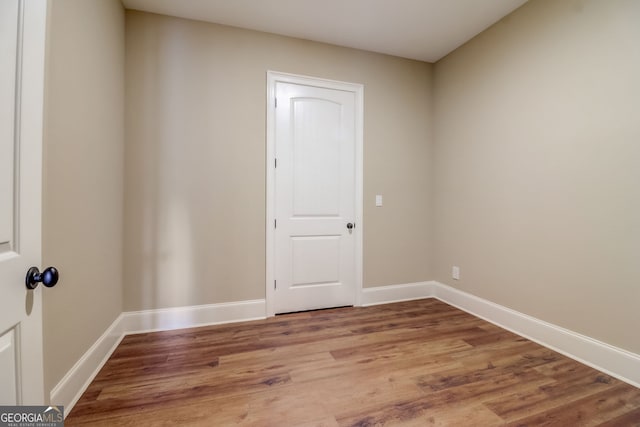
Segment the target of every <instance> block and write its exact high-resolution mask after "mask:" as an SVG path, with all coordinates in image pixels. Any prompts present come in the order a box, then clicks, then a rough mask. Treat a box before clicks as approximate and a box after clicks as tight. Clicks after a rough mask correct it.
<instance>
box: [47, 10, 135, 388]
mask: <svg viewBox="0 0 640 427" xmlns="http://www.w3.org/2000/svg"><path fill="white" fill-rule="evenodd" d="M49 5H50V22H49V25H50V27H49V45H48V49H49V50H48V69H47V85H46V88H47V89H46V90H47V92H46V116H45V117H46V118H45V120H46V121H45V144H44V175H43V180H44V193H43V265H45V266H48V265H55V266H57V267H58V268H59V270H60V282H59V283H58V285H57V286H56V287H55V288H54V289H49V290H47V291H46V292H44V304H43V306H44V313H43V315H44V354H45V358H44V363H45V365H44V368H45V385H46V390H47V393H48V392H49V391H50V390H51V389H52V388H53V387H54V386H55V385H56V384H57V383H58V381H60V379H61V378H62V377H63V376H64V374H66V372H67V371H68V370H69V369H70V368H71V367H72V366H73V365H74V363H75V362H76V361H77V360H78V359H79V358H80V357H81V356H82V354H83V353H84V352H85V351H86V350H88V349H89V347H90V346H91V345H92V344H93V343H94V342H95V341H96V340H97V339H98V338H99V337H100V335H102V333H103V332H104V331H105V329H106V328H107V327H108V326H109V325H110V324H111V322H113V320H114V319H115V318H116V317H117V316H118V315H119V314H120V313H121V312H122V227H123V221H122V213H123V189H122V187H123V185H122V177H123V147H124V145H123V144H124V114H123V105H124V10H123V8H122V5H121V4H120V2H119V1H118V0H99V1H95V0H92V1H86V0H55V1H52V2H50V3H49Z"/></svg>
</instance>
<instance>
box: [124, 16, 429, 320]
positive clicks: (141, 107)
mask: <svg viewBox="0 0 640 427" xmlns="http://www.w3.org/2000/svg"><path fill="white" fill-rule="evenodd" d="M126 15H127V19H126V22H127V23H126V33H127V40H126V45H127V49H126V51H127V61H126V62H127V65H126V70H127V71H126V152H125V159H126V167H125V169H126V172H125V182H126V190H125V234H124V236H125V281H124V283H125V287H124V301H125V310H139V309H149V308H160V307H170V306H184V305H195V304H207V303H219V302H227V301H237V300H247V299H259V298H264V294H265V290H264V287H265V285H264V280H265V127H266V123H265V114H266V112H265V99H266V71H267V70H275V71H283V72H289V73H298V74H304V75H311V76H315V77H322V78H329V79H336V80H343V81H349V82H354V83H362V84H364V86H365V95H364V96H365V107H364V108H365V130H364V147H365V148H364V163H365V170H364V174H365V176H364V182H365V184H364V186H365V188H364V194H365V212H364V215H365V216H364V220H365V234H364V282H365V286H374V285H388V284H397V283H406V282H415V281H421V280H427V279H430V278H431V277H432V274H431V271H430V269H429V263H428V260H429V259H430V257H431V254H430V253H429V250H428V248H429V241H430V235H429V224H430V216H429V214H430V204H429V199H430V194H429V188H430V171H429V167H428V166H427V165H428V164H429V161H430V156H431V152H430V145H431V138H430V134H431V122H430V119H429V117H430V109H429V108H430V99H431V93H430V87H431V65H429V64H426V63H422V62H418V61H410V60H405V59H399V58H394V57H390V56H384V55H379V54H374V53H368V52H363V51H357V50H353V49H346V48H339V47H335V46H329V45H325V44H319V43H313V42H307V41H302V40H297V39H291V38H286V37H279V36H274V35H267V34H264V33H258V32H253V31H247V30H241V29H235V28H230V27H224V26H220V25H214V24H206V23H202V22H196V21H189V20H183V19H177V18H169V17H165V16H160V15H153V14H147V13H141V12H133V11H127V13H126ZM375 194H382V195H383V196H384V202H385V205H384V207H382V208H375V207H374V197H375Z"/></svg>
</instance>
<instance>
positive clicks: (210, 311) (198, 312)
mask: <svg viewBox="0 0 640 427" xmlns="http://www.w3.org/2000/svg"><path fill="white" fill-rule="evenodd" d="M265 310H266V305H265V300H263V299H261V300H250V301H239V302H229V303H222V304H207V305H194V306H189V307H174V308H162V309H157V310H143V311H129V312H125V313H122V330H123V332H124V334H125V335H127V334H138V333H141V332H153V331H169V330H172V329H183V328H195V327H198V326H207V325H217V324H222V323H231V322H244V321H247V320H257V319H264V318H265Z"/></svg>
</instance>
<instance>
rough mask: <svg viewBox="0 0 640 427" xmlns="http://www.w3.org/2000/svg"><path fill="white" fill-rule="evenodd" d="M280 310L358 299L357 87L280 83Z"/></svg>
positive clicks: (277, 232)
mask: <svg viewBox="0 0 640 427" xmlns="http://www.w3.org/2000/svg"><path fill="white" fill-rule="evenodd" d="M275 91H276V97H277V100H278V106H277V108H276V111H275V117H276V126H275V134H276V135H275V154H276V158H277V159H278V166H277V168H276V171H275V204H276V206H275V213H276V219H277V227H276V230H275V276H276V277H275V278H276V282H277V286H276V289H275V312H276V313H282V312H289V311H300V310H309V309H316V308H326V307H337V306H344V305H353V304H355V295H356V285H355V279H356V270H355V269H356V265H355V248H356V246H355V235H354V231H353V230H348V229H347V227H346V225H347V223H349V222H354V221H355V212H356V210H355V207H356V197H355V168H356V165H355V158H356V157H355V148H356V144H355V140H356V129H355V117H356V116H355V108H356V98H355V94H354V93H353V92H349V91H343V90H336V89H329V88H323V87H316V86H310V85H303V84H294V83H285V82H277V83H276V89H275Z"/></svg>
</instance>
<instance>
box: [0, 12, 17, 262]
mask: <svg viewBox="0 0 640 427" xmlns="http://www.w3.org/2000/svg"><path fill="white" fill-rule="evenodd" d="M18 16H19V14H18V2H17V1H2V2H0V54H1V55H2V58H1V60H0V141H2V143H0V257H2V256H3V255H4V256H8V255H9V252H11V251H12V248H13V244H12V240H13V236H14V229H13V214H14V182H13V176H14V157H15V155H14V150H15V146H14V144H13V141H14V123H15V102H16V90H15V89H16V58H17V53H18V52H17V46H18Z"/></svg>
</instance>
